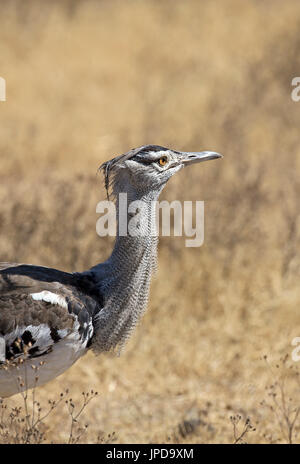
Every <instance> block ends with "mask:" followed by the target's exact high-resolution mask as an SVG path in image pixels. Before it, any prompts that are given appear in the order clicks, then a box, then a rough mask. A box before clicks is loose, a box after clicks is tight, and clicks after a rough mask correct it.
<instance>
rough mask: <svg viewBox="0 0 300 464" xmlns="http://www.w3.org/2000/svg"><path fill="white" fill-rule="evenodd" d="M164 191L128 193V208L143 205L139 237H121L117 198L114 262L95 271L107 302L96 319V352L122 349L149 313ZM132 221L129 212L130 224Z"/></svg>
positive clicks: (139, 218)
mask: <svg viewBox="0 0 300 464" xmlns="http://www.w3.org/2000/svg"><path fill="white" fill-rule="evenodd" d="M160 191H161V189H159V190H156V191H150V192H147V193H146V194H139V193H138V192H129V193H128V192H127V199H128V205H129V204H131V202H132V201H136V200H139V201H142V202H143V203H142V205H143V209H142V211H141V213H140V214H139V215H138V222H139V231H140V235H139V236H131V235H130V234H127V235H124V236H122V235H120V233H119V221H120V219H121V221H122V211H120V209H121V207H120V200H119V198H120V196H119V195H117V196H116V197H117V201H116V211H117V221H118V227H117V237H116V241H115V246H114V249H113V251H112V254H111V256H110V258H109V259H108V260H107V261H106V262H104V263H103V264H100V265H99V266H96V267H95V268H93V271H94V272H95V275H96V278H97V280H98V282H99V284H98V285H99V290H100V291H101V293H102V295H103V296H104V301H105V305H104V308H103V309H102V310H101V312H100V313H99V314H98V316H97V318H96V324H95V327H96V334H95V337H94V343H93V345H92V348H93V349H94V351H95V352H101V351H109V350H112V349H115V348H117V349H120V348H122V347H123V345H124V343H125V342H126V340H127V339H128V338H129V336H130V334H131V332H132V330H133V329H134V327H135V326H136V324H137V323H138V321H139V319H140V317H141V316H142V314H143V313H144V312H145V310H146V307H147V303H148V297H149V289H150V281H151V276H152V275H153V272H154V271H155V269H156V262H157V244H158V238H157V236H155V235H154V234H153V231H154V230H155V229H156V213H155V211H156V210H155V208H154V204H155V202H156V201H157V200H158V197H159V194H160ZM126 214H127V213H126ZM120 215H121V217H120ZM136 217H137V216H135V218H136ZM135 218H134V219H135ZM123 219H124V217H123ZM132 219H133V217H132V215H131V214H130V212H129V214H127V222H128V224H130V221H131V220H132ZM122 222H123V221H122Z"/></svg>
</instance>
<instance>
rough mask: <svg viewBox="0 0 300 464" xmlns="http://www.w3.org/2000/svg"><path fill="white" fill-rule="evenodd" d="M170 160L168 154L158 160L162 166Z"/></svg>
mask: <svg viewBox="0 0 300 464" xmlns="http://www.w3.org/2000/svg"><path fill="white" fill-rule="evenodd" d="M167 162H168V158H167V157H166V156H162V157H161V158H159V160H158V164H159V165H160V166H165V165H166V164H167Z"/></svg>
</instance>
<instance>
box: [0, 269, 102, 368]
mask: <svg viewBox="0 0 300 464" xmlns="http://www.w3.org/2000/svg"><path fill="white" fill-rule="evenodd" d="M89 279H90V278H89V277H86V276H83V275H81V274H69V273H66V272H62V271H58V270H56V269H49V268H45V267H41V266H32V265H24V264H8V263H0V363H1V362H2V363H3V362H5V361H7V360H8V361H14V360H16V359H18V358H19V357H21V356H24V352H25V353H26V357H29V358H37V357H40V356H43V355H46V354H49V353H51V352H52V351H53V350H54V348H55V347H56V346H57V347H59V346H60V345H61V346H62V345H64V347H65V346H68V347H69V348H70V349H71V351H72V353H73V355H74V360H73V361H72V359H70V362H71V361H72V362H71V364H72V363H73V362H74V361H75V360H76V359H78V357H79V356H80V355H81V354H82V352H83V351H84V350H86V348H87V347H88V346H89V344H90V343H91V340H92V337H93V331H94V329H93V321H94V317H95V316H96V314H97V313H98V312H99V311H100V310H101V307H102V301H101V297H100V295H98V294H94V293H93V288H94V286H93V282H91V281H90V280H89ZM62 342H63V343H62ZM71 357H72V356H71Z"/></svg>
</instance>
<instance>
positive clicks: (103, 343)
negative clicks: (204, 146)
mask: <svg viewBox="0 0 300 464" xmlns="http://www.w3.org/2000/svg"><path fill="white" fill-rule="evenodd" d="M219 157H220V155H218V154H217V153H213V152H200V153H186V152H177V151H172V150H169V149H167V148H164V147H160V146H157V145H148V146H143V147H140V148H138V149H134V150H131V151H130V152H128V153H126V154H125V155H121V156H118V157H116V158H114V159H112V160H110V161H108V162H106V163H104V164H103V165H102V169H103V171H104V173H105V185H106V188H107V192H108V189H109V187H111V188H112V194H113V197H114V199H115V201H116V209H117V214H118V212H119V197H118V195H119V194H120V193H126V195H127V196H128V201H129V202H133V201H135V200H139V201H142V202H143V205H145V208H144V209H143V214H142V216H141V217H140V218H139V220H138V221H136V230H137V231H138V234H137V235H135V234H133V235H132V234H131V233H129V232H128V231H127V229H126V232H128V233H126V234H125V235H123V234H120V233H119V229H118V232H117V237H116V242H115V246H114V249H113V252H112V254H111V256H110V257H109V259H108V260H107V261H105V262H104V263H100V264H98V265H96V266H94V267H93V268H91V269H89V270H87V271H86V272H83V273H74V274H71V273H67V272H63V271H59V270H56V269H49V268H46V267H42V266H34V265H25V264H13V263H11V264H10V263H2V264H1V263H0V397H6V396H11V395H13V394H15V393H17V392H19V391H21V390H25V389H27V388H32V387H34V386H36V385H42V384H44V383H46V382H48V381H49V380H51V379H52V378H54V377H57V376H58V375H60V374H61V373H62V372H64V371H65V370H66V369H68V368H69V367H70V366H71V365H72V364H74V362H75V361H76V360H77V359H78V358H80V357H81V356H82V355H83V354H85V353H86V351H87V350H88V349H89V348H91V349H92V350H93V351H94V352H95V353H96V354H99V353H101V352H105V351H111V350H115V349H118V350H119V349H120V348H121V347H122V346H123V345H124V343H125V342H126V340H127V339H128V337H129V336H130V334H131V332H132V330H133V329H134V327H135V326H136V324H137V322H138V321H139V319H140V317H141V315H142V314H143V313H144V311H145V310H146V307H147V302H148V295H149V288H150V281H151V276H152V274H153V271H154V270H155V267H156V255H157V243H158V239H157V237H156V236H155V235H154V236H153V230H155V229H156V227H155V226H156V214H155V211H154V209H153V208H152V204H153V202H156V201H157V199H158V197H159V195H160V193H161V191H162V189H163V188H164V186H165V184H166V182H167V181H168V179H169V178H170V177H171V176H172V175H173V174H174V173H176V172H177V171H179V170H180V169H182V168H183V167H184V166H185V165H186V164H192V163H194V162H199V161H205V160H206V159H214V158H219ZM131 218H132V215H131V213H129V210H128V211H127V218H126V223H127V221H128V220H130V219H131ZM118 220H119V221H120V218H119V217H118ZM126 227H127V226H126ZM41 365H42V366H41ZM39 366H41V368H40V369H39V371H38V374H37V371H36V369H37V368H39ZM1 367H2V368H1ZM20 379H21V380H20Z"/></svg>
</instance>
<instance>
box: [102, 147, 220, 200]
mask: <svg viewBox="0 0 300 464" xmlns="http://www.w3.org/2000/svg"><path fill="white" fill-rule="evenodd" d="M216 158H222V155H220V154H219V153H215V152H213V151H201V152H184V151H176V150H171V149H170V148H165V147H161V146H159V145H145V146H142V147H139V148H134V149H132V150H130V151H129V152H127V153H125V154H123V155H120V156H117V157H115V158H113V159H111V160H110V161H106V162H105V163H103V164H102V165H101V166H100V168H99V169H100V170H103V172H104V176H105V187H106V190H107V193H108V190H109V187H110V186H111V187H112V192H113V194H114V195H116V194H118V193H119V192H127V191H129V190H134V191H135V192H137V193H140V194H141V195H143V194H146V193H147V192H148V191H155V190H157V191H161V190H162V188H163V187H164V185H165V184H166V183H167V181H168V180H169V179H170V178H171V177H172V176H173V175H174V174H175V173H176V172H177V171H179V170H180V169H182V168H184V167H185V166H188V165H190V164H194V163H200V162H202V161H208V160H212V159H216Z"/></svg>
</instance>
